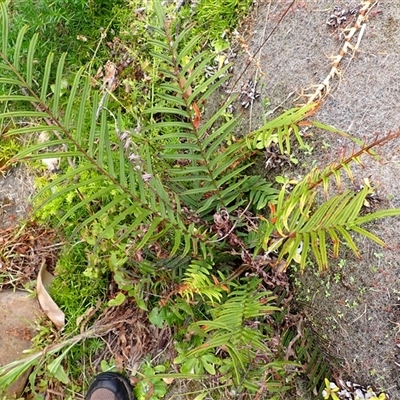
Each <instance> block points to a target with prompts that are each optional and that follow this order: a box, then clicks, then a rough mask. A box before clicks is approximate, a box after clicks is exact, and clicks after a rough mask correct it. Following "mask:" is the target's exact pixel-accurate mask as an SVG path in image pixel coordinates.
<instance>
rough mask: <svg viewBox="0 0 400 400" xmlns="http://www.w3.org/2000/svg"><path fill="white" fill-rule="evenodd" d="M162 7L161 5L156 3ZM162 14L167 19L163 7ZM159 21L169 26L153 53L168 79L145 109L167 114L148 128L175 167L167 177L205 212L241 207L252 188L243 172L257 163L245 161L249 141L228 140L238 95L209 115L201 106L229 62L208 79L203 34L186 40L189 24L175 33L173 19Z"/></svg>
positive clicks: (208, 60) (188, 201)
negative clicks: (231, 109) (228, 111)
mask: <svg viewBox="0 0 400 400" xmlns="http://www.w3.org/2000/svg"><path fill="white" fill-rule="evenodd" d="M158 7H160V8H161V6H160V5H155V8H158ZM157 15H158V17H159V18H164V17H163V15H164V14H163V13H162V10H161V9H160V10H158V11H157ZM159 26H162V27H164V30H156V35H157V37H156V38H155V39H154V41H152V42H151V44H152V45H153V48H154V51H153V53H152V54H153V56H154V58H155V59H157V60H158V61H159V63H160V64H161V65H162V67H161V68H160V70H161V71H162V73H163V74H165V75H166V76H168V77H169V81H168V83H167V84H165V83H163V84H161V85H160V89H161V90H160V91H159V92H158V93H157V94H156V102H157V103H158V104H155V105H154V106H153V107H152V108H151V109H149V110H147V111H146V113H147V114H149V115H151V116H153V118H155V116H157V115H163V119H162V121H160V122H154V123H152V124H151V125H150V126H149V127H147V129H151V130H152V132H158V134H157V135H155V136H154V138H153V141H154V143H156V144H157V146H161V151H160V157H161V159H162V160H165V161H166V162H167V163H168V165H169V166H170V168H168V169H167V171H166V172H167V173H166V175H167V176H168V178H167V179H168V180H170V182H171V183H172V185H171V188H173V189H174V190H175V191H176V193H177V194H178V195H179V197H180V198H181V199H182V200H183V201H184V202H185V203H186V204H187V205H190V206H192V207H193V206H195V207H196V208H195V209H196V210H197V211H198V212H199V213H200V214H201V215H203V216H206V215H210V213H211V212H213V211H214V210H216V209H217V208H218V207H226V208H228V209H230V210H233V209H235V208H238V207H240V206H241V205H243V204H244V202H245V200H244V197H243V195H244V193H247V192H248V191H249V189H248V186H246V182H247V180H248V179H249V177H243V174H242V173H243V171H244V170H246V169H247V168H248V167H249V166H250V165H251V164H252V163H251V162H246V161H247V160H248V158H249V154H250V150H249V149H248V148H247V147H246V145H245V143H244V141H239V142H236V143H234V144H231V145H228V142H229V141H230V139H231V136H232V133H233V131H234V129H235V128H236V127H237V125H238V122H239V118H229V119H227V120H226V119H225V113H226V107H228V106H229V104H231V103H232V102H233V101H234V100H235V98H234V97H232V98H230V99H229V100H228V101H227V102H226V103H225V104H224V105H222V106H221V107H220V108H219V109H218V110H217V111H216V112H215V113H214V114H213V115H212V116H211V117H210V119H208V120H203V118H204V117H203V114H202V110H201V104H202V102H204V101H206V100H207V98H208V97H209V96H210V95H211V94H212V93H214V92H215V91H216V90H217V89H218V88H219V87H220V86H221V85H222V84H223V82H224V80H225V79H227V76H226V72H227V70H228V69H229V65H226V66H224V67H223V68H221V69H220V70H219V71H217V73H216V74H215V75H213V76H211V77H209V78H207V79H206V78H205V74H204V68H205V66H206V65H209V64H211V62H212V56H210V55H209V54H208V53H206V52H204V51H201V50H198V49H199V48H200V47H201V46H200V44H201V40H202V37H201V36H195V37H192V38H191V39H190V40H187V38H189V37H190V26H189V27H186V28H184V29H183V30H182V31H181V33H180V34H179V35H178V37H176V38H173V37H172V34H171V32H170V23H166V22H165V21H164V20H162V21H159ZM192 54H194V55H193V56H189V55H192ZM166 101H167V103H168V104H169V106H166V105H165V103H166ZM175 121H176V124H174V123H175ZM170 127H171V128H172V127H173V128H174V129H168V128H170ZM165 131H167V132H165ZM244 187H246V189H245V190H243V188H244ZM247 201H248V200H247Z"/></svg>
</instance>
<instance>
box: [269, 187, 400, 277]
mask: <svg viewBox="0 0 400 400" xmlns="http://www.w3.org/2000/svg"><path fill="white" fill-rule="evenodd" d="M296 189H298V187H297V188H295V189H294V190H293V192H292V193H290V194H289V195H288V196H285V188H283V189H282V191H281V195H280V197H279V198H280V199H281V201H278V204H277V207H276V212H274V214H273V216H272V218H273V220H274V221H275V225H274V228H275V229H276V231H277V233H278V235H279V239H278V240H276V241H274V242H273V243H270V244H269V245H268V246H267V247H266V248H265V250H267V251H273V250H276V249H279V258H278V260H279V261H281V260H284V262H285V265H286V266H287V265H289V264H290V262H291V261H292V260H296V261H298V262H299V263H300V268H301V269H302V270H303V269H304V268H305V263H306V260H307V254H308V252H309V251H310V250H311V251H312V252H313V254H314V256H315V259H316V262H317V264H318V268H319V269H320V270H324V269H326V268H327V266H328V250H327V249H328V245H329V241H328V238H329V239H330V241H331V243H332V244H333V255H334V256H336V257H337V255H338V253H339V244H340V239H339V238H340V237H341V238H342V240H343V241H344V242H345V243H347V245H348V246H349V247H350V248H351V249H352V250H353V252H354V254H355V255H356V256H357V257H359V256H360V253H359V250H358V248H357V245H356V243H355V242H354V240H353V238H352V236H351V234H350V233H349V231H353V232H356V233H359V234H361V235H363V236H366V237H368V238H369V239H372V240H374V241H375V242H376V243H378V244H380V245H382V246H385V243H384V242H383V241H382V240H381V239H379V238H378V237H377V236H375V235H373V234H372V233H370V232H368V231H366V230H365V229H363V228H361V227H360V226H359V225H361V224H363V223H365V222H368V221H371V220H374V219H377V218H383V217H386V216H393V215H398V214H400V209H392V210H383V211H378V212H376V213H373V214H371V215H367V216H365V217H359V214H360V210H361V208H362V206H363V204H364V202H365V199H366V197H367V195H368V193H369V191H370V188H368V187H367V186H366V187H364V188H363V189H362V190H361V191H360V192H359V193H355V192H353V191H350V190H347V191H345V192H344V193H342V194H338V195H336V196H333V197H332V198H330V199H329V200H327V201H325V202H324V203H323V204H322V205H321V206H319V207H318V208H317V209H316V210H315V211H313V210H312V207H313V204H314V197H315V192H314V191H308V192H306V193H305V196H303V199H302V201H301V202H300V203H299V195H298V191H297V190H296ZM282 195H283V196H282ZM283 199H284V201H282V200H283Z"/></svg>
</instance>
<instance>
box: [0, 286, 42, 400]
mask: <svg viewBox="0 0 400 400" xmlns="http://www.w3.org/2000/svg"><path fill="white" fill-rule="evenodd" d="M39 313H40V307H39V304H38V302H37V300H36V299H34V298H31V297H30V296H29V294H28V293H27V292H24V291H16V292H14V291H13V290H3V291H1V292H0V321H1V331H2V335H1V336H0V365H1V366H3V365H6V364H8V363H10V362H12V361H15V360H18V359H19V358H22V357H23V356H24V354H23V351H24V350H26V349H29V348H30V347H31V339H32V337H33V336H34V329H33V322H34V320H35V319H36V317H37V315H38V314H39ZM29 373H30V371H27V372H26V373H25V374H24V375H22V376H21V377H20V378H19V379H18V380H17V381H15V382H14V383H13V384H12V385H11V386H10V387H9V388H8V390H7V393H8V395H10V396H13V395H16V397H17V398H18V397H20V395H21V393H22V391H23V390H24V387H25V385H26V382H27V379H28V376H29Z"/></svg>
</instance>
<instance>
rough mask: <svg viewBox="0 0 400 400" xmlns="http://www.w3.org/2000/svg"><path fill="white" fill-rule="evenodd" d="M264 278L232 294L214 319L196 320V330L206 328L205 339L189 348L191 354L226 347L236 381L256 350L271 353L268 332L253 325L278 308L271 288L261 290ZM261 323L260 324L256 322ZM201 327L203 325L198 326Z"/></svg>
mask: <svg viewBox="0 0 400 400" xmlns="http://www.w3.org/2000/svg"><path fill="white" fill-rule="evenodd" d="M259 284H260V282H259V281H258V280H249V281H248V282H247V285H241V286H239V287H238V288H236V289H235V290H233V291H232V292H231V293H229V294H228V297H227V299H226V300H225V301H224V302H223V303H221V304H220V305H219V306H217V307H215V308H213V309H212V310H211V316H212V319H210V320H203V321H197V322H195V323H194V324H193V329H194V331H195V332H202V333H203V335H204V342H203V343H202V344H201V345H200V346H198V347H196V348H195V349H193V350H191V351H189V352H188V354H187V357H192V356H201V355H202V354H204V353H206V352H208V351H209V350H210V349H213V348H220V347H222V348H224V349H226V351H227V352H228V353H229V355H230V357H231V359H232V361H233V370H234V371H233V372H234V374H233V379H234V381H235V382H236V384H239V382H241V377H242V376H243V373H244V371H245V370H246V367H247V365H248V364H249V363H251V362H252V361H253V358H254V356H255V353H256V352H257V351H261V352H262V353H263V354H265V353H268V348H267V346H266V345H265V344H264V342H263V340H264V339H265V337H264V334H263V333H262V332H261V331H259V330H258V329H257V328H252V327H251V322H252V321H255V320H257V319H263V318H264V317H265V316H266V315H268V314H271V313H273V312H275V311H277V310H279V308H278V307H276V306H275V305H273V303H274V301H275V299H276V298H275V296H274V295H273V294H272V293H271V292H268V291H259V290H257V287H258V285H259ZM255 326H257V325H255ZM198 328H200V329H198Z"/></svg>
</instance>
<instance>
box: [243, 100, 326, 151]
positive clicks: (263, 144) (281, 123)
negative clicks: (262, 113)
mask: <svg viewBox="0 0 400 400" xmlns="http://www.w3.org/2000/svg"><path fill="white" fill-rule="evenodd" d="M317 108H318V103H312V104H308V105H306V106H304V107H300V108H298V107H296V108H292V109H290V110H287V111H285V112H284V113H282V114H281V115H279V116H278V117H276V118H275V119H273V120H272V121H268V122H267V123H265V124H264V125H263V126H262V127H261V128H259V129H257V130H256V131H254V132H252V133H251V134H249V135H248V136H247V138H246V141H247V143H248V146H249V147H250V148H255V149H264V148H267V147H269V146H270V145H271V144H272V143H278V146H279V150H280V152H281V154H285V153H286V154H290V137H291V136H292V134H294V136H295V138H296V139H297V142H298V143H299V145H300V146H304V142H303V139H302V137H301V135H300V133H299V123H300V122H301V121H303V120H304V119H305V118H307V117H309V116H310V115H312V114H313V113H314V112H315V111H316V110H317Z"/></svg>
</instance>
